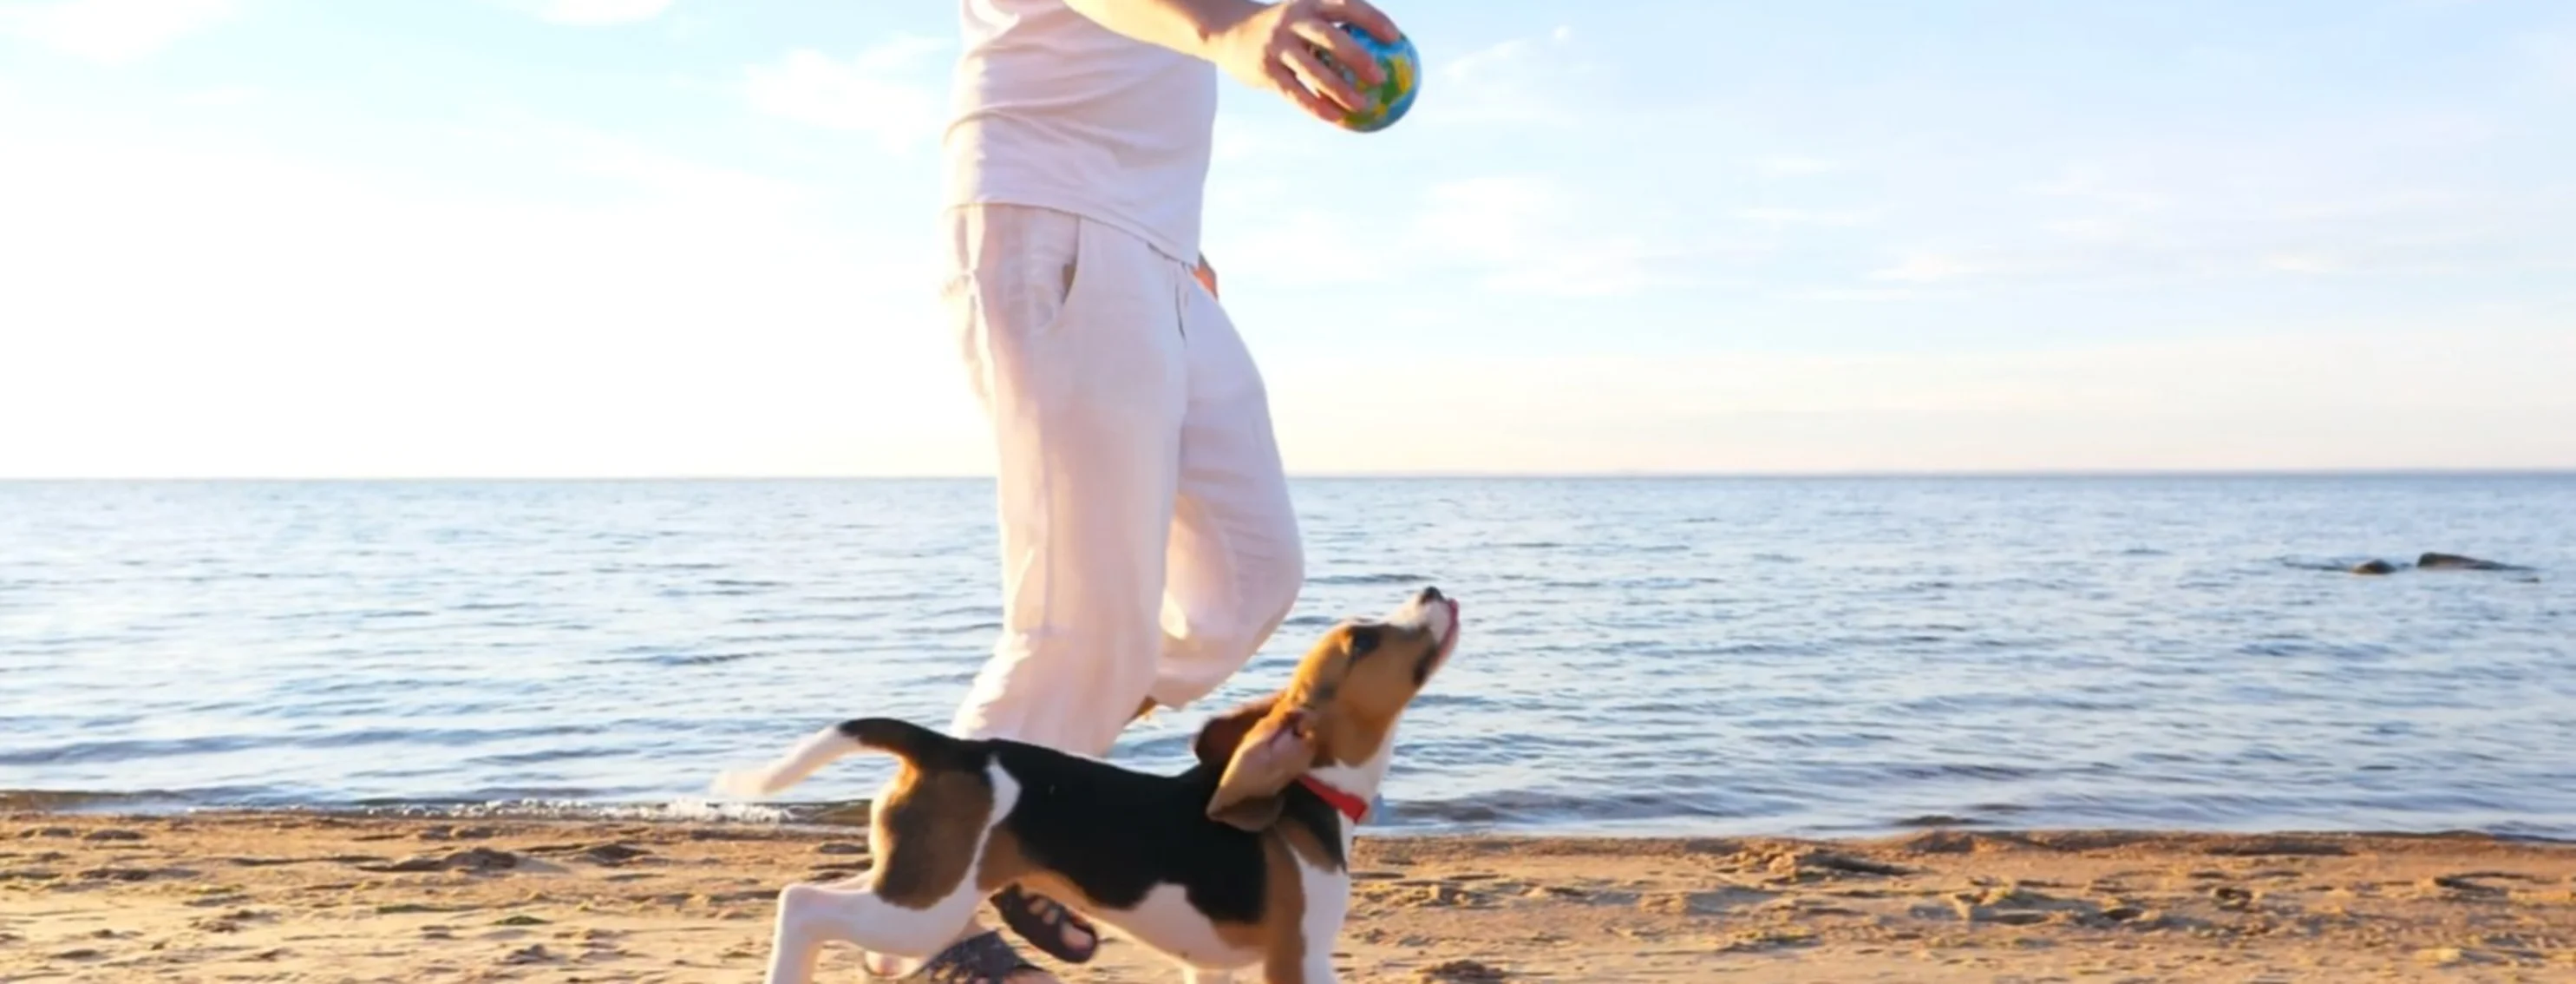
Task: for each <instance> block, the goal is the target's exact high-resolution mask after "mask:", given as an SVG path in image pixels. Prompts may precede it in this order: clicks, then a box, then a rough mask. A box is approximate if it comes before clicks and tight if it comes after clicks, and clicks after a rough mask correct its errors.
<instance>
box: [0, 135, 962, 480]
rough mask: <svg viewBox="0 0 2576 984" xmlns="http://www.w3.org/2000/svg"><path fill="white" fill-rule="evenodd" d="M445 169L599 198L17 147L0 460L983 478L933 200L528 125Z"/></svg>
mask: <svg viewBox="0 0 2576 984" xmlns="http://www.w3.org/2000/svg"><path fill="white" fill-rule="evenodd" d="M468 136H469V137H471V136H473V135H471V134H469V135H468ZM441 150H442V151H443V152H447V153H451V154H457V155H465V156H467V157H468V158H473V157H475V156H478V155H481V156H483V157H484V158H485V159H481V160H474V161H473V162H472V163H474V164H475V165H476V166H475V167H474V168H467V169H466V170H490V169H495V168H510V169H542V168H545V167H548V166H559V167H562V168H567V169H570V170H571V171H573V172H575V173H580V174H588V175H594V176H596V178H597V181H596V182H595V184H596V185H597V187H599V188H600V189H602V190H606V191H609V192H611V193H610V194H606V195H592V194H586V195H583V196H580V197H579V198H578V199H566V198H563V197H558V196H546V195H542V194H540V195H530V196H514V195H512V194H510V193H508V192H505V191H499V190H496V189H492V188H489V187H481V186H477V185H474V184H472V183H470V182H462V181H453V182H451V181H436V180H433V181H430V182H428V183H423V182H421V181H419V180H416V178H415V177H384V176H378V175H374V174H370V173H367V172H361V171H353V170H348V169H345V168H340V167H336V166H330V165H324V164H318V163H316V162H313V161H310V160H305V159H302V158H298V157H294V156H290V155H285V154H280V153H275V152H268V151H259V150H244V149H240V148H239V147H238V146H225V147H218V146H215V145H211V144H197V143H192V142H189V141H188V139H187V138H184V137H181V136H179V135H175V134H169V133H162V132H155V133H148V134H144V135H140V136H138V137H133V138H112V137H103V136H97V135H92V134H78V135H70V134H65V133H61V132H55V133H46V132H26V131H23V130H21V131H13V132H12V141H11V147H10V152H9V153H8V154H5V155H0V214H5V215H8V216H9V217H10V219H9V221H8V222H6V223H0V269H7V270H11V271H13V273H14V274H15V276H13V277H12V278H11V289H10V290H8V291H5V292H0V324H7V325H11V326H22V327H25V328H30V329H40V330H27V331H20V332H14V333H11V336H10V346H11V348H10V351H9V355H8V357H7V358H0V473H7V474H13V475H28V474H37V475H42V474H95V475H155V474H159V475H169V474H199V475H307V474H340V475H371V474H373V475H388V474H390V475H406V474H410V475H417V474H451V475H452V474H482V475H491V474H526V475H540V476H542V475H564V474H621V473H624V474H673V473H679V474H852V473H870V472H884V471H899V472H912V471H925V470H926V471H949V472H956V471H974V470H976V469H977V468H979V467H981V465H982V456H983V453H984V452H983V450H982V449H983V447H984V445H983V444H982V443H980V431H979V427H978V417H977V416H976V414H975V411H974V409H973V403H972V399H971V397H969V396H968V395H967V394H968V389H967V387H966V385H965V381H964V379H963V378H962V377H961V376H958V375H956V374H955V373H954V371H953V370H954V367H955V366H956V355H955V347H954V344H953V342H952V341H951V336H950V335H949V334H948V333H947V331H946V330H945V329H946V318H945V317H944V316H943V315H942V313H941V312H940V310H939V308H938V306H937V300H936V298H937V293H936V287H935V285H936V282H937V280H936V272H935V270H934V269H932V268H931V266H930V264H929V262H928V260H929V257H928V256H927V255H925V254H926V251H924V250H922V249H920V248H919V242H920V235H919V233H918V230H920V229H923V228H930V227H932V222H933V218H934V216H935V214H936V211H935V207H934V206H933V205H932V204H930V203H929V202H928V201H927V200H926V199H925V200H924V201H923V203H922V204H921V205H920V206H919V207H918V208H917V209H914V210H912V214H908V215H907V214H898V215H896V216H894V217H893V219H894V222H893V223H882V224H866V223H861V224H850V223H846V222H836V221H832V219H831V218H830V216H831V215H832V213H831V212H830V210H829V208H828V206H829V205H830V204H831V203H830V202H829V201H828V198H829V196H830V191H829V189H805V188H799V187H798V186H796V185H793V184H791V183H787V182H781V181H778V180H776V179H773V178H769V177H767V176H763V175H759V174H753V173H746V172H740V171H735V170H731V169H727V168H722V167H716V166H711V165H708V164H706V163H704V162H700V161H695V160H691V159H688V158H685V157H680V156H675V155H671V154H667V153H662V152H657V151H654V150H652V149H650V148H646V147H642V146H638V145H635V144H632V143H630V142H625V141H621V140H619V139H616V138H614V137H607V136H600V135H596V134H590V133H586V132H583V131H578V130H569V129H561V128H552V129H550V128H547V127H543V126H531V127H528V128H525V129H523V130H519V131H514V132H510V133H506V134H501V135H497V136H494V137H493V138H492V139H467V140H453V141H448V142H446V143H444V144H443V145H442V147H441ZM897 223H899V224H902V227H901V228H891V229H890V231H887V230H889V227H890V226H893V225H895V224H897ZM144 282H148V283H150V284H151V285H152V286H151V289H150V290H136V289H134V285H135V284H136V283H144ZM943 370H950V371H948V372H943ZM889 421H901V422H902V424H901V426H893V425H890V424H889V423H887V422H889Z"/></svg>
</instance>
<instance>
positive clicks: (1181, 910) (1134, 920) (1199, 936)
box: [1094, 885, 1261, 970]
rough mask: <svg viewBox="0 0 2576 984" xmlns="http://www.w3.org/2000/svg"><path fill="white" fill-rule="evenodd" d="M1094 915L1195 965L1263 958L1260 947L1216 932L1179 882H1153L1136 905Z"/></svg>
mask: <svg viewBox="0 0 2576 984" xmlns="http://www.w3.org/2000/svg"><path fill="white" fill-rule="evenodd" d="M1094 915H1096V916H1099V917H1102V919H1101V921H1103V922H1106V923H1109V924H1110V925H1111V926H1112V927H1114V928H1116V929H1117V930H1118V932H1119V934H1120V935H1123V936H1126V937H1128V938H1130V939H1133V940H1135V941H1136V942H1138V943H1142V944H1144V945H1146V946H1149V947H1152V948H1154V949H1156V950H1159V951H1162V952H1163V953H1164V954H1165V955H1168V956H1170V957H1171V958H1172V959H1174V960H1178V961H1180V962H1182V963H1185V964H1189V965H1191V966H1194V967H1204V968H1207V969H1210V970H1219V969H1232V968H1236V967H1243V966H1248V965H1250V964H1253V963H1257V962H1259V961H1260V959H1261V953H1260V951H1257V950H1246V949H1241V948H1238V947H1236V946H1234V945H1233V944H1231V943H1228V942H1226V940H1225V937H1222V936H1219V935H1217V931H1216V925H1215V924H1214V923H1211V922H1209V921H1208V917H1207V913H1204V912H1200V911H1199V910H1198V909H1196V908H1194V907H1192V906H1191V905H1190V900H1189V896H1188V894H1187V892H1186V891H1185V890H1184V889H1182V888H1181V886H1178V885H1156V886H1154V890H1153V891H1150V892H1147V893H1145V900H1144V901H1143V902H1140V903H1137V905H1136V907H1135V908H1133V909H1128V910H1124V911H1121V912H1115V913H1108V912H1103V913H1095V914H1094Z"/></svg>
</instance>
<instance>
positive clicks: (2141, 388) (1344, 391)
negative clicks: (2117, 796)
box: [1264, 312, 2576, 473]
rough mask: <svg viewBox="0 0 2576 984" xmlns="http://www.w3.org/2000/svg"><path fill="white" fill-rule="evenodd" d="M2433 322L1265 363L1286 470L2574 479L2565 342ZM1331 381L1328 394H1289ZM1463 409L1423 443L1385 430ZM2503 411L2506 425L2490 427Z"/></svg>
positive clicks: (2487, 322) (2575, 437) (2532, 331)
mask: <svg viewBox="0 0 2576 984" xmlns="http://www.w3.org/2000/svg"><path fill="white" fill-rule="evenodd" d="M2437 320H2444V321H2446V323H2444V324H2441V325H2440V326H2438V327H2433V328H2400V327H2392V326H2391V325H2388V324H2367V323H2365V324H2350V325H2338V326H2336V327H2335V328H2334V329H2333V330H2290V329H2282V328H2277V327H2276V328H2259V327H2251V326H2249V327H2247V328H2244V329H2241V330H2236V331H2229V332H2225V333H2224V336H2225V337H2222V338H2216V339H2211V340H2203V341H2180V342H2155V343H2128V344H2101V345H2084V346H2074V347H2058V346H2051V347H2048V348H2033V349H2025V350H2012V351H1995V352H1856V353H1840V354H1794V353H1781V352H1771V351H1759V350H1739V351H1718V352H1705V351H1703V352H1677V353H1668V354H1660V355H1654V356H1600V355H1582V354H1576V355H1571V356H1569V355H1567V354H1548V355H1532V356H1488V355H1480V354H1477V353H1475V352H1473V351H1464V352H1455V353H1451V354H1446V355H1444V356H1443V357H1442V371H1441V372H1439V373H1436V374H1433V375H1431V376H1427V377H1426V376H1424V375H1423V374H1422V373H1421V372H1420V371H1419V368H1418V366H1416V365H1414V364H1410V363H1407V362H1404V361H1402V360H1380V361H1368V360H1361V361H1356V362H1355V361H1353V360H1351V359H1348V358H1333V357H1315V358H1312V359H1294V358H1280V359H1273V360H1270V361H1269V364H1268V365H1266V366H1265V367H1264V372H1265V374H1266V375H1268V376H1269V377H1270V378H1271V379H1272V380H1273V383H1272V386H1271V393H1272V402H1273V404H1274V416H1275V418H1276V419H1277V420H1278V421H1279V424H1278V426H1279V429H1280V443H1281V447H1282V451H1283V453H1284V454H1285V455H1286V456H1287V458H1288V460H1289V462H1290V466H1291V468H1292V469H1296V470H1300V471H1325V472H1370V471H1415V472H1421V471H1430V472H1440V471H1466V472H1506V473H1509V472H1522V473H1532V472H1536V473H1544V472H1558V471H1636V472H1666V473H1672V472H1680V473H1690V472H1720V473H1747V472H1750V473H1802V472H1803V473H1816V472H1848V471H1859V472H1873V471H1936V472H1955V471H2051V470H2085V469H2100V470H2125V469H2256V470H2272V469H2284V468H2287V469H2368V468H2566V467H2571V466H2576V431H2570V430H2568V429H2566V428H2547V427H2528V426H2518V425H2515V424H2513V423H2511V422H2513V421H2524V422H2528V421H2533V420H2550V419H2565V418H2566V417H2567V416H2568V415H2569V414H2571V413H2576V390H2570V389H2569V388H2567V387H2565V386H2563V385H2560V384H2559V381H2558V375H2559V372H2558V367H2560V366H2564V365H2568V364H2570V363H2571V361H2576V333H2570V332H2566V331H2563V330H2562V329H2561V327H2560V326H2557V325H2555V324H2552V323H2550V322H2549V321H2548V320H2547V319H2546V318H2544V317H2539V316H2531V317H2523V318H2520V319H2511V318H2507V319H2498V318H2493V317H2481V316H2477V315H2474V314H2471V313H2469V312H2461V313H2460V316H2459V317H2457V318H2454V319H2437ZM1318 378H1329V379H1331V380H1332V381H1333V382H1332V385H1330V386H1309V385H1303V384H1302V381H1304V380H1307V379H1318ZM1425 417H1437V418H1439V419H1443V420H1451V421H1458V422H1460V425H1459V426H1455V427H1452V428H1450V429H1448V430H1447V431H1445V432H1444V434H1443V436H1442V440H1441V441H1440V442H1439V445H1438V446H1437V447H1434V448H1427V449H1426V448H1423V447H1420V446H1415V445H1404V444H1390V443H1387V442H1383V441H1370V440H1367V439H1366V438H1365V435H1367V434H1369V433H1371V432H1372V431H1371V429H1372V428H1373V427H1375V428H1382V427H1383V422H1384V421H1387V420H1409V419H1423V418H1425ZM2499 422H2504V423H2499Z"/></svg>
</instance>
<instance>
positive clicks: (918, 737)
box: [715, 718, 955, 799]
mask: <svg viewBox="0 0 2576 984" xmlns="http://www.w3.org/2000/svg"><path fill="white" fill-rule="evenodd" d="M953 741H955V739H952V738H950V737H948V736H947V735H943V734H940V733H939V732H936V731H932V730H930V729H928V728H925V727H922V726H920V725H917V724H914V723H912V722H910V721H898V720H895V719H893V718H854V719H851V720H848V721H843V722H841V723H839V724H836V725H833V726H831V727H828V728H825V729H823V730H821V731H817V732H815V733H813V734H812V735H810V736H808V737H807V738H806V739H805V740H804V741H800V742H797V743H796V746H795V747H793V748H790V749H788V750H787V754H785V755H781V756H779V757H778V758H776V759H774V760H772V761H771V762H770V763H769V764H767V765H763V766H760V767H759V768H754V769H735V770H732V771H729V772H726V773H724V774H722V775H719V776H717V777H716V781H715V791H716V792H717V793H719V794H721V795H725V796H733V797H738V798H742V799H751V798H755V797H760V796H767V795H770V794H772V793H776V792H778V791H779V790H782V789H786V788H787V787H789V786H793V785H796V784H797V783H800V782H804V781H805V777H807V776H810V775H813V774H814V773H816V772H819V771H822V768H823V767H824V766H826V765H830V764H832V763H833V761H835V760H837V759H839V758H841V757H842V756H845V755H854V754H857V753H858V752H859V751H860V750H861V749H869V750H873V751H880V752H887V753H890V754H892V755H894V756H895V757H896V758H900V759H902V760H904V761H906V762H911V763H916V764H918V763H919V762H920V761H921V760H922V759H923V758H925V757H931V753H932V752H933V751H934V750H936V749H938V748H939V747H941V746H942V745H944V744H947V743H949V742H953Z"/></svg>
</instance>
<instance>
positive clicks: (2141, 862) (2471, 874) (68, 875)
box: [0, 814, 2576, 984]
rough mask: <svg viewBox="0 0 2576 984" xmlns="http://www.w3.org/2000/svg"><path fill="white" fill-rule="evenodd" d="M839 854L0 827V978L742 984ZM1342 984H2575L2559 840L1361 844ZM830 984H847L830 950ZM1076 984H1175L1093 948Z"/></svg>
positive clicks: (195, 825) (97, 824) (198, 826)
mask: <svg viewBox="0 0 2576 984" xmlns="http://www.w3.org/2000/svg"><path fill="white" fill-rule="evenodd" d="M867 863H868V858H867V854H866V842H865V839H864V837H863V836H862V835H861V834H860V833H859V832H858V831H855V830H849V829H830V828H782V827H763V826H745V825H704V826H700V825H686V824H671V823H649V824H648V823H620V822H595V821H586V822H529V821H506V822H504V821H492V822H476V821H455V820H442V821H426V820H407V819H375V818H348V817H328V816H313V815H277V814H199V815H192V816H185V817H175V818H144V817H92V816H77V817H74V816H58V815H42V814H14V815H0V981H10V982H16V981H96V982H118V984H123V982H135V981H404V982H440V981H531V982H564V984H571V982H582V981H588V982H626V981H638V982H640V981H654V982H660V981H727V982H742V981H753V980H757V979H758V976H759V968H760V966H761V962H762V959H763V956H764V954H765V953H766V949H767V945H768V944H767V925H768V922H767V921H768V918H769V915H770V910H771V905H772V900H773V899H774V898H775V896H776V893H777V891H778V888H779V887H780V886H781V885H783V884H786V883H787V882H789V881H791V880H801V879H820V878H835V877H840V876H844V875H846V874H848V873H851V872H854V871H858V870H862V869H864V868H865V866H866V865H867ZM1355 870H1356V871H1357V872H1358V873H1359V882H1358V888H1357V894H1358V898H1357V899H1356V901H1355V903H1354V905H1355V909H1356V912H1355V914H1354V916H1353V918H1352V920H1351V923H1350V926H1349V928H1348V929H1347V931H1346V932H1345V934H1344V936H1343V939H1342V940H1341V944H1340V947H1339V953H1340V954H1341V955H1342V959H1341V965H1342V967H1343V968H1344V972H1345V978H1344V979H1346V980H1353V981H1405V982H1416V981H1518V980H1530V981H1934V982H1938V981H1980V982H2002V981H2032V982H2035V981H2103V982H2111V981H2126V982H2142V981H2339V982H2340V981H2366V980H2463V981H2471V980H2494V981H2514V980H2527V981H2540V980H2570V981H2576V848H2570V847H2562V846H2556V845H2534V844H2518V843H2507V842H2499V841H2495V840H2491V839H2486V838H2478V837H2415V838H2392V837H2348V836H2251V837H2249V836H2189V835H2162V834H2119V833H2051V834H2035V833H2023V834H2003V833H1988V834H1975V833H1959V832H1949V831H1935V832H1926V833H1922V834H1918V835H1915V836H1912V837H1906V838H1897V839H1887V840H1872V841H1847V842H1830V843H1825V842H1810V841H1796V840H1782V839H1699V840H1646V839H1565V838H1545V839H1522V838H1500V837H1457V838H1448V837H1419V838H1417V837H1370V838H1364V839H1363V840H1362V842H1361V846H1360V850H1359V853H1358V858H1357V863H1356V865H1355ZM825 969H826V975H825V978H824V979H826V980H831V981H845V982H846V981H858V980H863V979H865V978H864V976H863V975H862V973H861V971H860V970H859V968H858V963H857V960H856V959H855V957H854V956H853V955H852V954H851V952H850V951H848V950H847V949H845V948H838V947H836V948H834V950H833V951H832V953H831V955H830V956H829V957H828V958H827V961H826V965H825ZM1066 976H1067V979H1068V980H1073V981H1173V980H1177V979H1178V975H1177V974H1176V973H1175V972H1174V971H1173V970H1171V969H1170V968H1169V967H1168V966H1167V965H1166V964H1164V963H1163V962H1162V961H1161V959H1160V958H1159V957H1157V956H1155V955H1154V954H1152V953H1150V952H1149V951H1146V950H1144V949H1142V948H1141V947H1138V946H1135V945H1132V944H1127V943H1123V942H1119V941H1116V940H1112V941H1111V942H1110V943H1109V945H1107V946H1106V947H1104V948H1103V951H1102V954H1101V957H1100V959H1099V960H1098V961H1096V962H1095V963H1094V964H1092V965H1091V966H1088V967H1084V968H1079V969H1075V970H1071V971H1068V972H1067V973H1066Z"/></svg>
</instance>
